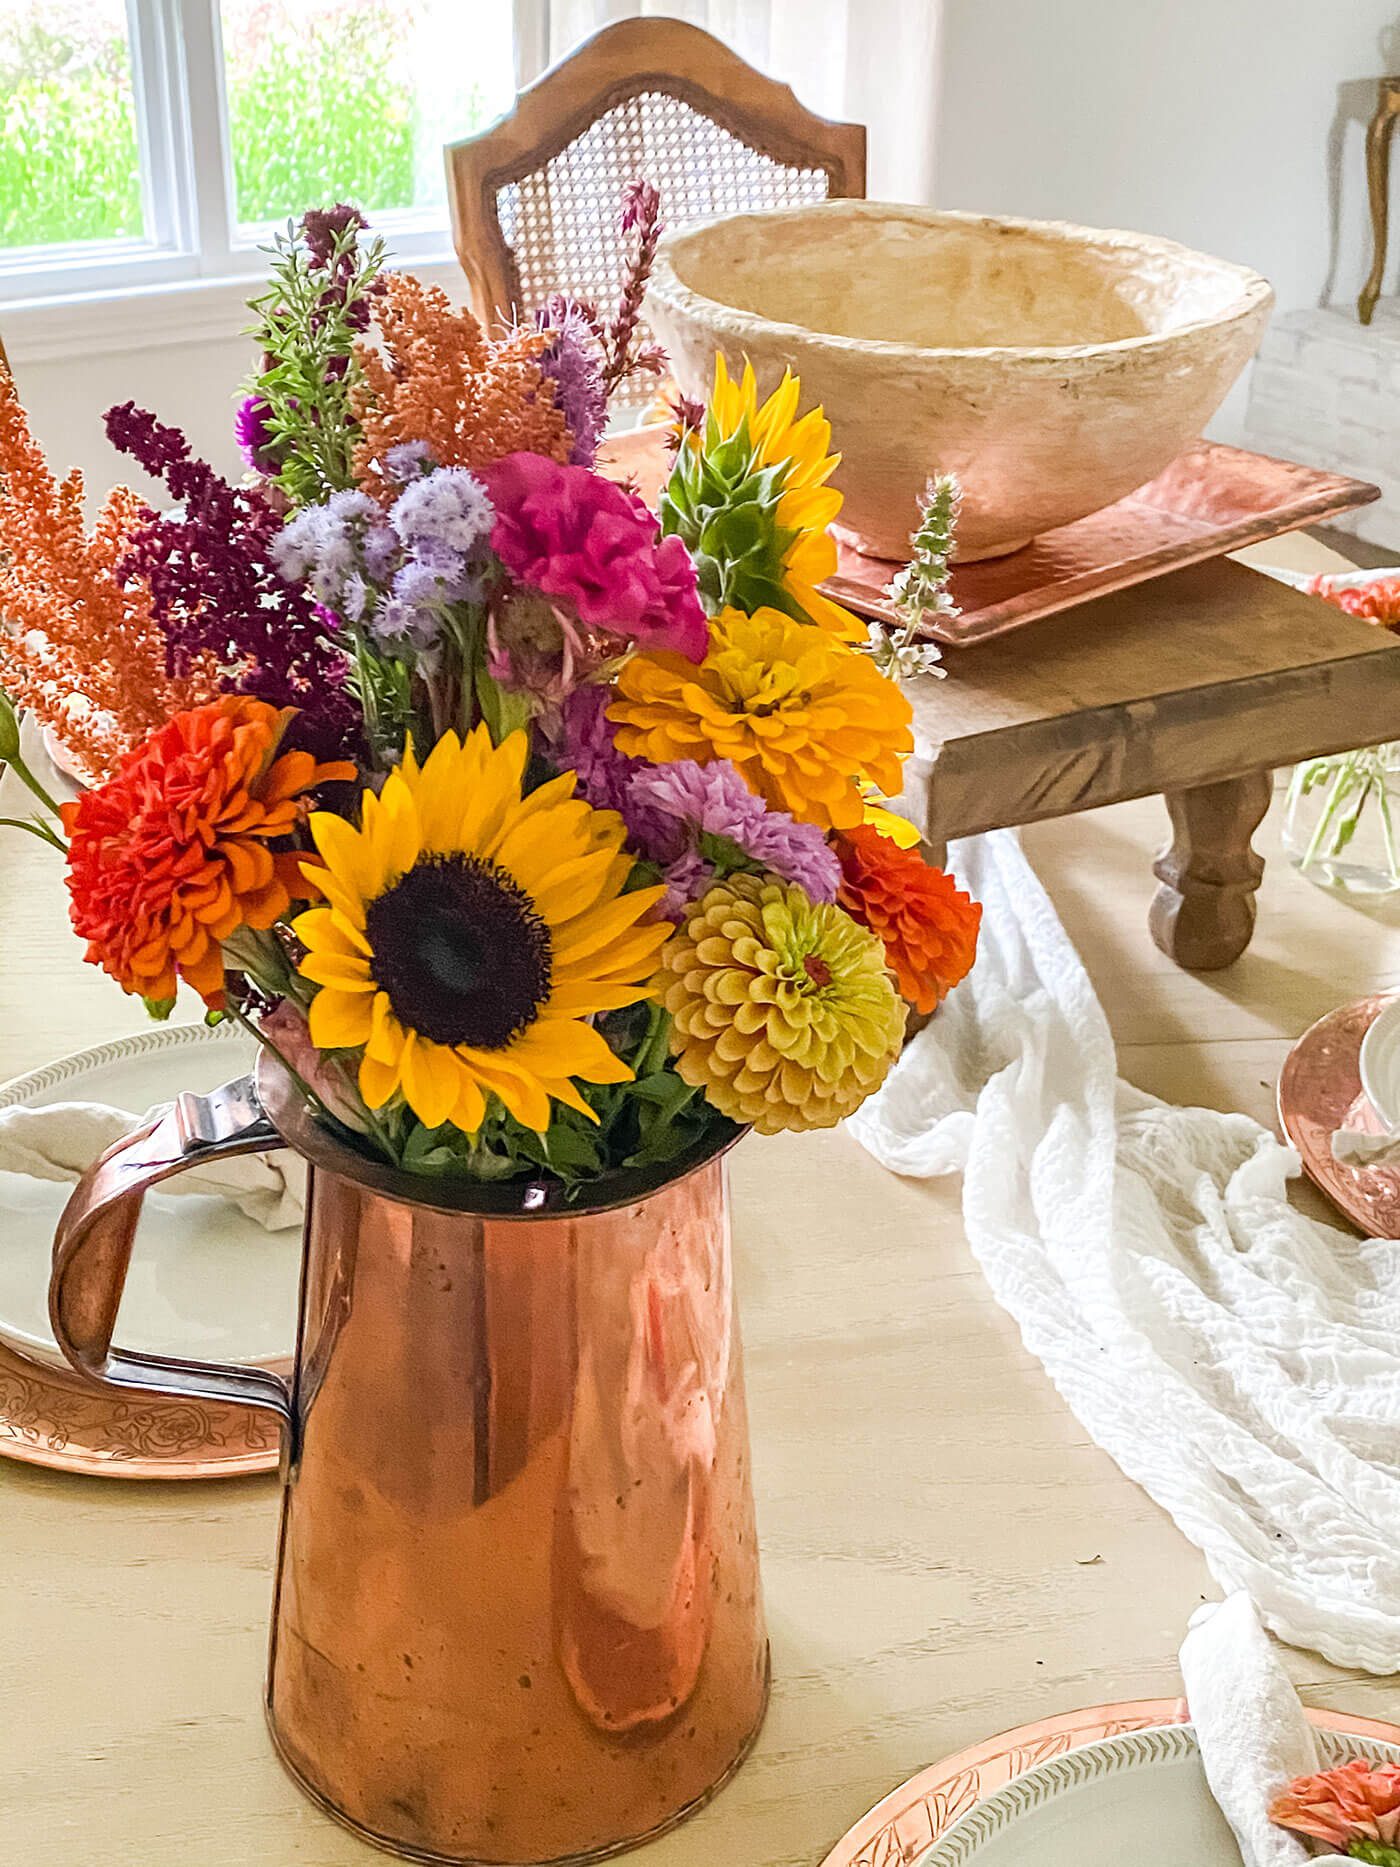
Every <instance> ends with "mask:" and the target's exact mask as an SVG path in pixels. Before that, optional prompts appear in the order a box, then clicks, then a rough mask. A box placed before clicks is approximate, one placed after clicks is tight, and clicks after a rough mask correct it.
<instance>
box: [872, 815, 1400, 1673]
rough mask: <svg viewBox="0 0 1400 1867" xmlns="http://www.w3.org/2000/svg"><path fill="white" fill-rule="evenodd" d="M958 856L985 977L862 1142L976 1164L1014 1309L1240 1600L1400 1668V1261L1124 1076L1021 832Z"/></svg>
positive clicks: (1396, 1253) (1277, 1160) (1284, 1154)
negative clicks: (1326, 1221) (975, 912)
mask: <svg viewBox="0 0 1400 1867" xmlns="http://www.w3.org/2000/svg"><path fill="white" fill-rule="evenodd" d="M952 857H953V867H954V868H955V870H956V871H957V873H958V875H959V877H960V879H961V881H962V883H963V885H964V886H965V887H967V888H969V889H970V890H971V891H972V893H973V895H974V896H976V897H977V898H978V899H980V900H981V902H982V903H983V920H982V935H981V946H980V950H979V954H978V960H977V964H976V966H975V968H974V969H973V972H972V974H971V976H970V977H969V978H968V979H967V980H966V981H965V982H964V983H963V984H962V985H961V986H960V987H959V988H958V990H957V991H956V992H954V993H953V994H952V996H951V998H950V999H949V1000H948V1002H947V1004H946V1005H945V1006H944V1007H943V1009H942V1010H941V1011H940V1012H939V1014H938V1016H937V1017H936V1018H935V1019H934V1020H933V1021H932V1023H931V1024H929V1025H928V1026H927V1027H926V1029H925V1030H923V1031H922V1032H921V1033H920V1034H919V1036H918V1037H916V1038H915V1039H914V1040H913V1042H912V1043H911V1044H910V1045H909V1046H908V1048H907V1049H906V1051H905V1053H904V1055H903V1057H902V1058H901V1060H900V1062H899V1064H898V1065H897V1067H896V1069H895V1070H894V1072H893V1074H892V1075H891V1076H890V1078H889V1080H888V1081H887V1082H886V1084H885V1086H884V1088H883V1089H882V1090H881V1091H880V1093H879V1094H878V1095H876V1096H875V1097H873V1098H872V1099H871V1100H870V1101H869V1102H867V1103H866V1104H865V1106H864V1108H862V1109H861V1110H860V1111H859V1112H858V1113H857V1114H856V1115H855V1116H853V1117H852V1118H851V1120H850V1121H849V1123H848V1126H849V1128H850V1129H851V1131H852V1133H853V1134H854V1135H855V1136H856V1137H857V1138H858V1139H859V1140H860V1141H861V1142H862V1144H863V1145H864V1146H865V1147H866V1148H868V1149H869V1151H870V1152H871V1153H872V1154H873V1155H874V1156H875V1158H876V1159H877V1160H879V1161H880V1162H881V1163H882V1164H883V1165H884V1166H886V1167H887V1168H889V1169H890V1170H891V1171H892V1172H894V1173H900V1174H908V1175H912V1176H914V1177H918V1178H923V1177H928V1176H931V1175H934V1174H945V1173H953V1172H956V1171H958V1170H961V1171H962V1173H963V1175H964V1186H963V1217H964V1223H965V1226H966V1231H967V1237H968V1242H969V1244H970V1245H971V1247H972V1251H973V1254H974V1256H975V1257H976V1259H977V1262H978V1264H979V1265H980V1267H981V1269H982V1272H983V1274H984V1275H985V1277H986V1279H987V1282H988V1283H989V1284H990V1286H991V1289H992V1292H993V1294H994V1295H995V1297H996V1299H997V1301H998V1302H999V1303H1000V1304H1001V1305H1002V1306H1003V1307H1004V1308H1005V1309H1007V1310H1009V1311H1010V1313H1011V1314H1012V1316H1014V1317H1015V1319H1016V1321H1017V1323H1018V1325H1019V1327H1020V1330H1021V1336H1022V1340H1023V1341H1024V1342H1025V1344H1026V1347H1027V1348H1028V1349H1029V1350H1030V1351H1031V1353H1032V1354H1034V1355H1035V1356H1037V1357H1038V1359H1039V1360H1040V1361H1041V1362H1042V1363H1043V1364H1044V1367H1045V1370H1046V1372H1047V1373H1048V1374H1049V1376H1050V1378H1051V1380H1052V1381H1053V1382H1054V1384H1055V1386H1056V1387H1057V1388H1058V1390H1059V1392H1060V1394H1061V1395H1062V1396H1063V1398H1064V1400H1065V1401H1066V1402H1067V1404H1068V1405H1069V1406H1070V1408H1071V1409H1072V1410H1073V1412H1074V1414H1075V1415H1076V1417H1077V1418H1078V1419H1079V1421H1080V1423H1081V1424H1082V1425H1083V1426H1084V1427H1085V1429H1086V1430H1087V1431H1088V1433H1089V1434H1090V1435H1091V1437H1092V1438H1093V1439H1094V1440H1095V1441H1096V1442H1097V1443H1098V1444H1099V1445H1100V1446H1102V1447H1103V1448H1104V1450H1105V1451H1107V1452H1108V1453H1110V1454H1111V1456H1112V1457H1113V1458H1114V1459H1115V1460H1116V1461H1117V1463H1118V1464H1119V1465H1120V1466H1121V1467H1122V1469H1123V1471H1124V1472H1126V1473H1127V1475H1128V1476H1129V1477H1130V1478H1132V1479H1134V1480H1136V1482H1137V1483H1138V1484H1140V1485H1142V1486H1143V1488H1144V1489H1145V1490H1146V1491H1147V1492H1148V1493H1149V1495H1150V1496H1151V1497H1153V1498H1154V1499H1155V1500H1156V1501H1157V1503H1158V1504H1160V1505H1161V1506H1162V1507H1163V1509H1164V1510H1166V1511H1168V1512H1169V1513H1170V1515H1171V1516H1172V1518H1173V1519H1174V1520H1175V1522H1176V1523H1177V1525H1178V1527H1179V1528H1180V1529H1181V1530H1182V1531H1183V1532H1184V1533H1185V1535H1186V1536H1188V1537H1189V1538H1190V1539H1191V1541H1192V1542H1193V1543H1195V1544H1197V1545H1198V1546H1199V1547H1200V1549H1201V1550H1203V1551H1204V1553H1205V1556H1206V1559H1207V1561H1208V1563H1209V1565H1210V1569H1211V1573H1212V1574H1213V1575H1214V1577H1215V1579H1216V1581H1217V1582H1218V1583H1219V1584H1220V1586H1221V1588H1222V1589H1224V1590H1226V1591H1229V1590H1233V1589H1246V1590H1248V1592H1249V1593H1250V1594H1251V1595H1252V1596H1253V1598H1254V1600H1255V1602H1256V1603H1257V1604H1258V1607H1259V1611H1260V1613H1261V1615H1262V1617H1263V1619H1264V1620H1265V1622H1266V1623H1267V1625H1268V1626H1269V1627H1271V1628H1272V1629H1273V1631H1274V1632H1275V1633H1277V1634H1278V1635H1280V1636H1281V1638H1283V1639H1284V1640H1287V1641H1290V1642H1291V1643H1293V1644H1294V1645H1296V1646H1300V1647H1308V1648H1312V1649H1313V1650H1315V1651H1317V1652H1319V1653H1322V1654H1324V1655H1325V1656H1326V1657H1327V1658H1328V1659H1330V1660H1333V1661H1335V1662H1337V1663H1338V1664H1340V1665H1346V1666H1357V1667H1363V1668H1365V1669H1366V1670H1368V1671H1370V1672H1376V1673H1388V1672H1394V1671H1400V1244H1396V1243H1391V1242H1375V1241H1359V1240H1357V1239H1355V1238H1353V1237H1351V1236H1350V1235H1349V1234H1348V1233H1345V1232H1342V1231H1339V1230H1337V1229H1335V1228H1334V1227H1331V1226H1328V1225H1323V1224H1319V1223H1317V1222H1315V1221H1313V1220H1310V1219H1308V1218H1305V1217H1303V1216H1302V1215H1301V1214H1299V1213H1297V1212H1295V1211H1294V1210H1293V1209H1292V1208H1291V1207H1290V1206H1289V1205H1288V1203H1287V1199H1286V1196H1285V1182H1286V1181H1287V1179H1288V1178H1289V1176H1290V1175H1292V1174H1294V1173H1296V1172H1297V1170H1298V1163H1297V1157H1296V1156H1295V1155H1294V1153H1293V1152H1292V1150H1291V1149H1289V1148H1286V1147H1283V1146H1280V1144H1279V1143H1278V1142H1277V1141H1276V1140H1275V1139H1274V1138H1273V1136H1272V1135H1270V1134H1269V1133H1267V1132H1266V1131H1265V1130H1264V1129H1262V1128H1261V1127H1259V1125H1258V1124H1257V1123H1256V1122H1253V1121H1251V1120H1249V1119H1248V1118H1247V1117H1245V1116H1243V1115H1219V1114H1216V1113H1214V1112H1212V1111H1211V1110H1207V1109H1185V1108H1174V1107H1171V1106H1169V1105H1167V1104H1165V1103H1162V1102H1158V1101H1156V1100H1155V1099H1154V1098H1152V1097H1150V1096H1147V1095H1144V1094H1143V1093H1142V1092H1141V1091H1139V1090H1136V1089H1133V1088H1132V1087H1130V1086H1129V1085H1128V1084H1126V1083H1122V1082H1120V1081H1119V1080H1118V1075H1117V1063H1116V1058H1115V1054H1114V1047H1113V1040H1112V1038H1111V1036H1110V1034H1109V1029H1108V1023H1107V1020H1106V1018H1105V1016H1104V1013H1103V1008H1102V1007H1101V1006H1100V1004H1099V1002H1098V999H1097V998H1096V997H1095V995H1094V991H1093V988H1092V986H1091V985H1090V983H1089V979H1088V976H1087V974H1086V973H1085V971H1084V968H1083V966H1082V965H1081V964H1080V962H1079V958H1078V956H1077V954H1076V953H1075V951H1074V948H1073V947H1072V946H1071V945H1070V942H1069V939H1068V937H1067V936H1066V934H1065V931H1064V928H1063V927H1062V926H1061V925H1060V922H1059V920H1058V918H1057V916H1056V914H1055V911H1054V908H1053V907H1052V906H1051V904H1050V901H1049V898H1048V896H1047V895H1046V893H1045V890H1044V889H1043V888H1042V887H1041V885H1040V882H1039V880H1038V879H1037V877H1036V876H1035V874H1034V872H1033V870H1032V869H1031V868H1030V865H1029V864H1028V863H1027V861H1026V859H1025V857H1024V855H1023V854H1022V852H1021V848H1020V844H1019V842H1018V840H1017V838H1016V836H1015V835H1014V833H1012V832H1010V831H1006V830H999V831H996V832H994V833H993V834H991V835H989V836H985V837H977V838H973V839H970V840H968V841H967V842H964V843H960V844H955V845H954V847H953V851H952Z"/></svg>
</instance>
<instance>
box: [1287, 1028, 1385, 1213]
mask: <svg viewBox="0 0 1400 1867" xmlns="http://www.w3.org/2000/svg"><path fill="white" fill-rule="evenodd" d="M1394 997H1395V994H1394V993H1393V992H1374V993H1372V994H1371V995H1370V996H1369V997H1367V998H1358V999H1354V1000H1353V1001H1352V1002H1351V1004H1349V1005H1341V1006H1339V1007H1338V1009H1337V1010H1336V1011H1329V1012H1328V1013H1327V1016H1326V1017H1325V1018H1319V1019H1318V1021H1317V1023H1316V1024H1314V1025H1312V1026H1310V1027H1309V1029H1308V1030H1306V1031H1304V1033H1303V1035H1302V1036H1301V1037H1300V1038H1299V1039H1298V1041H1297V1043H1296V1044H1295V1045H1294V1046H1293V1048H1292V1049H1291V1050H1290V1051H1289V1053H1288V1055H1287V1057H1286V1058H1285V1059H1284V1064H1283V1069H1282V1070H1281V1071H1280V1073H1279V1079H1278V1113H1279V1122H1280V1125H1281V1126H1282V1128H1283V1132H1284V1133H1285V1134H1286V1135H1287V1137H1288V1139H1289V1140H1290V1141H1291V1142H1292V1143H1293V1145H1294V1147H1295V1148H1297V1150H1298V1156H1299V1159H1300V1160H1301V1161H1302V1163H1303V1171H1304V1172H1305V1173H1306V1174H1307V1176H1308V1178H1309V1179H1310V1180H1311V1181H1312V1182H1313V1184H1314V1186H1316V1187H1317V1188H1318V1190H1319V1191H1320V1192H1321V1193H1323V1194H1324V1195H1325V1197H1326V1198H1327V1199H1328V1200H1330V1202H1331V1203H1332V1205H1334V1206H1335V1207H1336V1208H1337V1210H1338V1211H1339V1212H1340V1213H1341V1214H1342V1215H1343V1216H1344V1217H1345V1218H1347V1219H1350V1221H1351V1223H1352V1224H1353V1225H1355V1226H1357V1227H1358V1228H1359V1229H1360V1230H1361V1231H1363V1232H1364V1233H1365V1234H1366V1235H1367V1237H1368V1238H1396V1237H1400V1174H1397V1173H1396V1172H1395V1170H1394V1169H1393V1168H1385V1167H1347V1166H1344V1165H1343V1164H1342V1162H1341V1161H1338V1160H1334V1159H1333V1158H1332V1136H1333V1135H1334V1134H1335V1133H1336V1132H1337V1130H1338V1128H1342V1127H1353V1128H1359V1129H1362V1130H1367V1129H1370V1130H1374V1131H1375V1132H1377V1133H1379V1132H1381V1126H1380V1123H1379V1121H1378V1119H1377V1117H1376V1115H1375V1113H1374V1111H1373V1110H1372V1108H1371V1105H1370V1103H1369V1102H1368V1101H1367V1100H1366V1097H1365V1095H1364V1094H1363V1092H1362V1088H1361V1069H1360V1056H1361V1040H1362V1038H1363V1037H1364V1036H1365V1035H1366V1033H1367V1031H1368V1030H1369V1029H1370V1028H1371V1026H1372V1024H1374V1023H1375V1021H1376V1019H1377V1018H1378V1017H1379V1016H1380V1014H1381V1012H1382V1011H1384V1010H1385V1008H1386V1006H1387V1005H1389V1004H1390V1003H1392V1001H1393V1000H1394Z"/></svg>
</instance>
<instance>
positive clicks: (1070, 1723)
mask: <svg viewBox="0 0 1400 1867" xmlns="http://www.w3.org/2000/svg"><path fill="white" fill-rule="evenodd" d="M1308 1718H1309V1720H1310V1721H1311V1722H1312V1723H1313V1724H1315V1725H1317V1726H1319V1727H1320V1728H1321V1729H1323V1730H1327V1731H1341V1732H1343V1733H1345V1735H1346V1736H1348V1737H1357V1738H1362V1739H1366V1738H1373V1739H1375V1740H1376V1741H1377V1742H1379V1743H1385V1744H1400V1725H1394V1724H1386V1723H1385V1722H1383V1721H1382V1720H1381V1719H1379V1718H1356V1717H1352V1716H1350V1715H1349V1714H1347V1713H1344V1712H1336V1711H1313V1710H1309V1712H1308ZM1189 1722H1190V1715H1189V1713H1188V1712H1187V1709H1186V1701H1185V1699H1180V1698H1139V1699H1125V1700H1122V1701H1120V1702H1119V1703H1118V1704H1115V1705H1089V1706H1086V1707H1085V1709H1084V1710H1083V1711H1068V1712H1062V1713H1061V1714H1060V1715H1059V1716H1058V1717H1055V1718H1040V1719H1037V1721H1036V1722H1035V1723H1034V1724H1021V1725H1017V1726H1016V1728H1015V1729H1014V1730H1011V1731H1003V1732H1002V1733H1001V1735H1000V1736H999V1737H992V1738H988V1739H987V1740H986V1741H985V1742H984V1743H981V1744H973V1745H972V1746H971V1747H970V1748H969V1749H967V1750H959V1751H955V1752H954V1754H953V1755H952V1756H951V1757H944V1758H943V1759H942V1761H941V1762H939V1763H932V1764H930V1765H929V1767H928V1768H927V1769H926V1770H920V1771H919V1773H918V1775H917V1776H911V1777H910V1778H909V1781H908V1782H907V1783H901V1784H900V1786H899V1788H898V1789H895V1790H892V1791H891V1792H890V1794H889V1795H888V1796H886V1797H885V1798H884V1800H883V1801H882V1802H877V1803H876V1804H875V1807H874V1808H873V1809H871V1810H870V1812H869V1813H868V1814H867V1815H863V1816H862V1817H861V1819H860V1820H859V1821H858V1822H857V1823H856V1825H855V1827H854V1828H851V1829H849V1830H848V1831H847V1833H846V1834H844V1835H843V1836H842V1837H841V1839H840V1840H839V1841H838V1842H837V1843H836V1846H835V1847H834V1848H833V1849H832V1850H831V1852H830V1853H829V1854H828V1855H827V1856H826V1858H825V1860H824V1861H823V1862H822V1864H821V1867H906V1863H908V1862H910V1861H916V1860H917V1859H918V1858H919V1856H920V1855H921V1854H924V1853H926V1852H927V1851H928V1849H929V1848H931V1847H932V1846H933V1844H934V1842H935V1841H937V1840H939V1839H940V1837H941V1836H942V1835H943V1834H945V1833H946V1831H947V1830H948V1829H949V1828H951V1827H952V1825H953V1823H954V1822H955V1821H957V1820H958V1819H959V1818H960V1817H961V1816H963V1815H966V1814H967V1812H968V1810H969V1809H971V1808H974V1807H975V1806H976V1805H977V1804H978V1803H979V1802H981V1801H982V1800H983V1798H984V1797H986V1796H989V1795H991V1794H992V1792H993V1791H994V1790H997V1789H1000V1788H1001V1787H1002V1785H1003V1784H1004V1783H1009V1782H1010V1781H1011V1779H1012V1777H1013V1776H1020V1775H1021V1774H1022V1772H1023V1771H1025V1770H1029V1769H1031V1768H1032V1766H1033V1765H1035V1764H1037V1763H1043V1762H1044V1761H1045V1759H1046V1758H1047V1757H1058V1756H1061V1755H1063V1753H1064V1752H1065V1751H1068V1750H1077V1749H1078V1748H1079V1747H1080V1745H1081V1744H1092V1743H1094V1742H1095V1741H1096V1740H1098V1739H1099V1738H1104V1737H1118V1736H1120V1735H1121V1734H1122V1733H1123V1732H1125V1731H1146V1730H1149V1729H1151V1728H1152V1727H1153V1726H1155V1725H1163V1724H1187V1723H1189Z"/></svg>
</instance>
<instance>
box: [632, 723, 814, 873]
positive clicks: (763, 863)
mask: <svg viewBox="0 0 1400 1867" xmlns="http://www.w3.org/2000/svg"><path fill="white" fill-rule="evenodd" d="M628 802H629V803H630V804H632V805H640V806H642V807H643V808H644V809H646V810H649V811H653V812H657V813H659V814H660V815H661V816H662V817H663V818H669V819H670V821H671V823H672V824H673V825H674V826H675V827H676V828H677V829H678V830H679V831H680V833H681V837H682V849H681V853H680V856H679V857H676V856H671V857H670V865H671V866H670V867H669V868H668V871H667V877H666V879H667V881H668V883H669V884H670V885H671V889H672V894H673V895H675V894H676V893H678V892H683V890H684V889H685V888H687V887H691V888H698V889H699V892H701V893H703V892H704V888H705V887H706V886H707V885H708V883H709V882H710V881H711V880H712V879H714V878H716V877H719V876H724V875H729V874H732V873H733V872H734V871H735V870H736V869H739V870H742V869H748V870H755V869H756V870H766V871H768V872H769V873H771V874H773V875H778V876H781V877H782V879H783V880H784V881H787V882H796V883H797V885H798V887H799V888H801V889H803V890H805V892H806V893H807V894H808V895H810V896H811V898H812V900H813V901H822V902H831V901H834V900H835V899H836V891H837V888H838V887H839V886H840V882H841V865H840V863H839V862H838V860H837V858H836V855H835V852H834V851H833V850H832V849H831V848H830V847H829V846H828V844H827V841H826V838H825V836H824V835H823V834H822V832H821V831H820V830H819V829H817V827H816V826H815V825H814V824H810V823H798V822H797V820H796V819H795V818H793V817H790V816H788V815H787V813H786V812H785V811H780V810H770V809H769V808H768V806H767V805H766V804H765V803H764V802H763V799H762V798H760V797H756V796H755V795H754V793H753V792H752V791H751V790H750V789H749V787H748V786H747V785H746V784H745V782H744V780H743V778H742V776H741V775H740V773H739V771H738V769H737V768H736V767H735V766H734V765H732V764H731V763H730V761H729V760H728V759H715V760H714V761H713V762H712V763H710V764H708V765H697V764H696V763H695V761H694V760H693V759H677V760H676V761H675V762H674V763H673V764H669V765H654V766H652V767H651V768H650V769H648V770H643V771H639V772H634V773H633V774H632V775H631V777H630V778H629V780H628ZM696 857H698V858H699V862H698V863H697V862H696V861H695V860H694V858H696ZM658 859H660V860H663V861H664V860H666V859H667V858H666V856H665V854H664V853H663V852H658ZM696 898H697V896H696V895H695V894H691V895H689V897H688V900H695V899H696ZM686 905H688V901H687V900H681V901H680V902H679V903H678V906H679V907H684V906H686Z"/></svg>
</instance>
